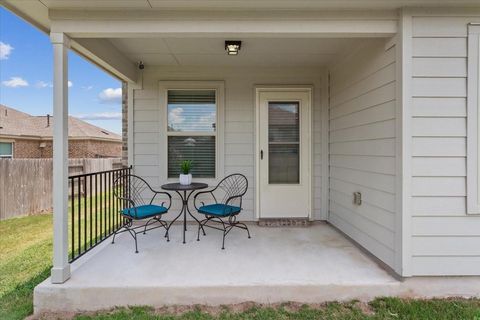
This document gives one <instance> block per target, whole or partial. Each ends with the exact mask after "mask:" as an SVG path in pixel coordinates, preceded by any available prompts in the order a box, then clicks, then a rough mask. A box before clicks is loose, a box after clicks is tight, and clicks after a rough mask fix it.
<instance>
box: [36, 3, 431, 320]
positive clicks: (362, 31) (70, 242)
mask: <svg viewBox="0 0 480 320" xmlns="http://www.w3.org/2000/svg"><path fill="white" fill-rule="evenodd" d="M91 10H93V11H92V12H89V11H88V10H86V11H82V10H79V11H77V10H65V9H62V8H60V9H56V8H52V9H51V10H50V11H49V19H51V28H50V31H51V40H52V43H53V48H54V75H55V77H54V116H55V117H56V119H63V120H64V121H55V123H54V124H55V128H54V170H55V174H54V175H55V179H54V260H53V269H52V277H51V278H50V279H47V280H46V281H45V282H44V283H42V284H41V285H39V286H38V287H37V288H36V289H35V311H36V312H41V311H61V310H98V309H104V308H110V307H114V306H122V305H153V306H159V305H168V304H195V303H204V304H214V305H219V304H230V303H238V302H243V301H252V300H253V301H256V302H265V303H268V302H283V301H298V302H321V301H329V300H348V299H361V300H369V299H371V298H373V297H375V296H388V295H402V294H404V295H409V294H411V291H410V289H409V288H408V286H405V285H403V284H402V283H401V282H399V281H398V280H396V279H395V278H394V277H392V276H391V275H390V274H394V273H397V274H398V275H401V276H405V275H406V276H408V269H406V268H404V263H405V261H404V260H403V256H404V254H405V251H404V250H403V245H404V243H403V238H402V230H403V229H402V223H403V220H402V216H401V213H402V194H401V182H402V181H401V179H399V175H401V170H402V167H401V165H400V164H401V160H402V158H401V156H402V154H401V152H399V150H398V147H397V146H398V145H401V136H400V135H399V134H400V133H401V132H399V130H400V129H398V128H400V127H398V125H400V126H401V118H399V117H398V114H401V100H398V98H399V96H400V95H401V90H400V89H399V87H397V86H396V84H397V82H398V81H399V80H401V72H397V71H398V70H399V69H398V68H400V67H401V59H400V58H399V57H400V56H401V54H402V51H401V50H402V41H403V40H402V39H403V38H402V36H403V35H402V34H400V33H399V30H400V29H399V21H398V13H397V11H396V10H386V11H382V12H372V13H371V14H370V13H367V12H362V13H361V14H360V15H358V13H354V12H335V13H328V14H327V13H326V12H323V11H320V10H318V11H314V12H308V11H301V12H295V13H292V12H287V11H278V12H277V11H275V12H267V11H265V12H262V13H256V14H254V15H253V16H252V15H251V14H250V12H247V11H232V12H231V11H218V12H215V13H210V12H208V11H202V12H191V11H185V12H182V11H172V12H165V11H154V12H150V13H149V14H148V15H146V16H143V13H142V14H141V12H140V11H139V12H137V14H136V15H135V14H132V16H129V14H130V13H131V12H127V11H125V12H123V11H115V10H113V11H108V10H99V11H96V10H94V8H91ZM92 13H93V14H92ZM229 40H236V41H237V40H241V41H242V47H241V49H240V52H239V54H238V55H235V56H231V55H227V54H226V52H225V48H224V44H225V41H229ZM70 49H74V50H76V51H77V52H79V53H81V54H82V55H83V56H85V57H87V58H88V59H90V60H92V61H93V62H95V63H96V64H98V65H99V66H101V67H102V68H104V69H105V70H107V71H109V72H110V73H112V74H114V75H115V76H117V77H119V78H120V79H122V80H123V81H125V86H124V107H125V108H124V110H125V112H124V124H125V125H124V136H125V138H126V140H127V148H126V149H127V150H128V151H127V157H126V158H127V162H128V165H129V166H131V173H133V174H135V175H138V176H140V177H142V178H143V179H145V180H146V181H147V182H148V183H149V184H150V185H151V186H152V187H153V188H154V189H155V190H160V189H161V186H162V185H163V184H165V183H167V182H173V181H176V180H177V177H178V174H177V173H175V171H174V170H170V169H171V167H175V164H174V165H171V163H174V162H171V159H170V155H171V154H172V149H174V148H176V145H175V143H172V144H170V140H169V139H170V138H172V139H171V140H172V141H174V140H175V138H177V137H184V138H185V139H178V140H177V142H178V141H180V140H181V141H180V142H178V143H177V145H180V144H181V143H184V142H185V141H187V140H189V141H192V138H196V137H204V136H208V138H209V139H206V140H209V141H210V142H211V141H213V142H211V143H210V144H208V145H207V147H205V149H208V151H209V152H210V153H209V154H208V155H207V156H208V161H209V162H211V163H209V166H208V171H209V172H210V173H211V175H209V176H201V175H200V174H197V175H195V174H194V181H196V182H205V183H208V184H209V185H210V186H214V185H216V183H217V182H218V181H219V180H221V179H222V178H223V177H225V176H227V175H230V174H233V173H240V174H242V175H244V176H245V177H246V178H247V179H248V185H249V188H248V191H247V192H246V193H245V195H244V199H243V203H242V212H241V214H240V215H239V217H238V219H239V220H241V221H242V222H243V221H245V222H247V223H249V226H250V228H251V233H252V239H247V237H246V234H244V233H243V232H242V231H241V230H234V231H232V232H231V233H230V234H229V236H228V238H227V240H226V250H221V249H220V248H221V246H220V240H221V233H218V232H216V230H207V232H208V234H207V236H205V237H202V239H201V241H200V242H197V241H196V227H195V226H194V225H191V226H190V229H189V231H188V233H187V239H188V240H187V243H186V244H182V243H181V237H180V233H181V232H180V227H178V226H175V227H174V228H173V229H172V230H171V238H172V240H171V241H170V242H168V243H167V242H166V241H165V239H164V238H163V233H161V232H158V231H159V230H153V231H151V232H148V233H147V234H146V235H140V236H139V251H140V253H139V254H135V253H134V250H133V243H132V239H131V238H130V236H129V235H128V234H122V235H121V236H119V237H118V241H117V242H116V244H114V245H112V244H110V238H108V235H110V234H111V232H112V231H114V230H115V228H117V227H119V225H118V224H113V225H109V229H108V232H104V234H101V236H100V240H105V241H103V242H101V243H100V244H97V241H96V239H97V238H96V236H98V235H97V234H94V235H93V236H92V233H91V229H92V227H91V224H90V226H89V225H88V223H83V222H82V223H76V224H75V226H76V227H72V231H71V233H70V234H69V232H70V231H69V227H70V226H71V225H72V222H71V221H70V222H69V220H75V219H77V218H78V217H77V216H80V215H83V214H84V213H85V216H87V212H88V213H89V214H90V217H91V210H92V209H91V208H90V211H88V208H86V206H84V207H81V205H80V206H79V210H76V211H74V212H72V211H70V210H69V208H68V207H69V203H68V202H69V199H71V197H72V195H71V194H76V193H75V192H76V191H75V190H77V188H76V187H75V188H73V189H72V190H73V192H72V193H71V194H69V193H70V190H69V185H68V179H67V171H66V170H65V164H66V161H67V153H66V150H67V149H68V148H67V141H66V133H67V132H68V123H67V122H66V121H65V119H66V117H67V115H68V61H67V60H68V55H67V52H68V50H70ZM201 90H204V91H205V90H206V91H209V92H210V93H212V94H210V95H208V96H209V99H210V100H209V103H210V104H212V105H213V108H214V110H215V112H214V115H213V116H212V117H210V118H209V117H207V120H208V121H211V122H209V123H208V129H205V127H201V128H200V129H201V130H203V131H202V132H199V130H198V128H197V127H196V129H191V128H190V129H191V130H187V131H190V132H186V133H185V132H179V131H182V128H180V130H175V128H174V127H173V126H171V123H170V117H171V114H170V113H171V112H170V105H169V103H170V96H169V94H170V93H171V92H173V91H196V92H197V93H198V91H201ZM178 96H180V95H178V94H177V97H178ZM197 96H198V94H197ZM202 97H205V96H204V95H202ZM174 98H175V97H174ZM173 100H175V99H172V101H173ZM272 102H273V103H278V104H279V105H280V106H278V108H277V110H276V114H273V115H272V117H277V120H278V119H279V122H280V124H279V126H278V127H277V128H273V131H275V130H278V131H280V130H281V128H282V126H283V128H285V127H287V130H286V131H284V133H285V132H286V133H285V135H284V136H286V137H287V138H288V139H291V138H292V137H293V138H292V139H293V140H288V139H287V140H288V141H287V142H285V141H283V142H285V143H284V145H281V142H282V141H273V142H272V146H273V145H275V146H279V145H280V147H285V145H287V146H288V148H285V149H286V150H287V153H289V154H288V157H283V158H282V154H283V155H285V153H282V152H279V154H277V155H273V154H272V155H271V157H272V158H273V156H277V158H276V161H275V164H272V163H273V162H272V163H268V162H267V161H268V160H267V159H269V157H270V154H269V149H268V148H270V142H271V141H270V140H269V139H268V138H266V137H267V136H268V134H269V132H270V129H271V128H270V127H269V126H268V123H269V121H268V120H267V119H269V118H268V117H269V116H270V115H271V114H269V111H268V110H267V108H270V106H271V103H272ZM292 106H293V109H294V110H296V111H294V112H291V110H292ZM173 107H175V106H173ZM210 107H211V106H210ZM285 111H286V112H285ZM193 113H195V112H193ZM286 113H289V114H288V116H286V115H285V114H286ZM292 114H293V116H292ZM202 115H205V114H202ZM176 116H177V120H178V118H181V115H180V116H179V115H178V114H176ZM295 117H297V118H295ZM286 118H288V119H287V120H285V119H286ZM199 119H200V118H199ZM199 119H196V120H199ZM212 119H213V120H212ZM284 120H285V121H284ZM282 121H283V122H282ZM186 122H187V123H188V122H189V121H186ZM191 122H192V123H193V122H194V121H191ZM190 126H191V124H190ZM179 127H181V125H179ZM172 128H173V129H172ZM279 128H280V129H279ZM292 128H293V129H292ZM396 128H397V129H396ZM171 129H172V130H171ZM292 130H296V131H295V132H293V131H292ZM292 132H293V133H292ZM277 134H278V132H277ZM278 135H279V136H282V132H280V134H278ZM193 140H194V139H193ZM198 140H200V139H198ZM174 142H175V141H174ZM275 143H277V144H275ZM296 145H298V149H295V147H292V146H296ZM180 149H181V148H180V147H179V148H177V150H176V151H178V150H180ZM273 149H274V147H272V150H273ZM280 149H282V148H280ZM292 150H293V151H292ZM280 151H282V150H280ZM264 154H265V158H264ZM292 154H293V156H292ZM286 162H288V163H289V164H288V166H283V165H284V164H285V163H286ZM197 163H198V161H197ZM270 165H272V166H270ZM272 167H273V169H272ZM287 167H288V168H287ZM283 169H286V170H287V169H288V170H292V172H293V171H295V172H294V173H293V174H283ZM129 170H130V169H129ZM172 172H173V173H172ZM279 173H280V174H279ZM116 174H117V173H113V177H112V175H108V176H107V178H106V179H107V180H103V181H109V183H110V184H109V185H106V188H107V193H108V189H109V188H110V187H111V184H112V181H113V179H114V178H115V176H116ZM176 174H177V176H176ZM274 174H277V175H276V178H275V179H279V180H278V181H279V182H278V181H277V182H278V183H276V184H278V185H282V187H283V189H281V190H280V189H276V190H275V189H273V187H272V185H274V184H275V183H270V182H271V180H269V178H268V177H271V176H273V175H274ZM101 175H102V176H103V175H104V173H101ZM77 179H78V184H79V185H80V184H81V185H83V184H85V186H87V184H88V183H90V184H91V183H92V182H91V179H90V180H87V179H84V178H82V177H78V178H77ZM100 183H102V182H100ZM96 185H97V181H96V180H95V181H94V186H96ZM297 186H298V188H297V189H295V188H296V187H297ZM81 188H82V187H81V186H80V187H79V188H78V194H80V193H81V192H80V189H81ZM269 188H271V189H269ZM85 189H88V188H85ZM91 189H92V188H90V190H91ZM277 191H278V192H277ZM354 194H355V195H356V196H359V197H357V199H356V200H355V202H354V201H353V200H354V198H353V196H354ZM101 198H102V197H101ZM85 203H87V200H86V199H85ZM117 205H118V204H117ZM95 206H96V204H95ZM180 206H181V202H180V201H179V198H178V197H177V198H175V197H174V199H173V204H172V207H171V208H170V212H169V213H168V215H167V216H166V220H172V218H173V217H174V216H176V215H177V214H178V210H179V209H180ZM117 209H118V208H117ZM84 210H85V211H84ZM105 211H106V210H105ZM97 214H99V215H100V216H102V217H103V216H105V217H106V216H107V215H108V217H112V216H113V220H110V218H109V220H107V221H108V223H110V221H113V222H114V223H115V222H118V221H121V219H119V210H108V212H105V213H104V212H103V211H102V207H101V208H100V211H99V212H96V213H94V216H95V217H96V216H97ZM76 215H77V216H76ZM268 219H273V220H275V219H277V220H279V221H289V220H295V219H296V220H300V221H301V222H305V224H308V225H309V226H308V227H305V228H293V227H290V228H289V227H282V228H262V227H259V226H258V222H259V221H260V222H261V221H265V220H268ZM86 220H87V219H86ZM105 220H106V218H105V219H103V220H102V218H100V221H101V223H102V221H105ZM90 221H91V218H90ZM77 228H78V231H77ZM89 228H90V229H89ZM191 229H193V231H192V230H191ZM96 231H97V230H96V229H95V231H94V232H96ZM72 234H73V235H74V236H73V237H72ZM75 234H76V236H75ZM94 240H95V245H94V246H92V245H91V244H92V243H93V241H94ZM77 241H78V245H77ZM72 246H73V250H72V251H73V255H74V257H73V258H72V256H70V255H69V252H70V249H72ZM75 246H77V247H76V249H75ZM360 248H362V249H360ZM362 250H365V251H362ZM367 252H368V253H367ZM70 253H71V252H70ZM77 253H80V254H77ZM77 258H78V259H77ZM386 270H388V271H386ZM419 289H421V288H419ZM417 293H418V294H419V295H422V293H426V294H428V291H422V290H420V291H418V292H417Z"/></svg>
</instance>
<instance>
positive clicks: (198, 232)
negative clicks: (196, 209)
mask: <svg viewBox="0 0 480 320" xmlns="http://www.w3.org/2000/svg"><path fill="white" fill-rule="evenodd" d="M207 222H208V218H207V219H203V220H202V221H199V222H198V230H197V241H200V229H202V231H203V235H204V236H206V235H207V234H206V233H205V229H204V228H203V226H204V225H205V224H206V223H207Z"/></svg>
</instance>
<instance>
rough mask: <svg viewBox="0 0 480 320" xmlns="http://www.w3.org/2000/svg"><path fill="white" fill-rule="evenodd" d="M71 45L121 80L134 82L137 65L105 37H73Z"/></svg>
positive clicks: (136, 75)
mask: <svg viewBox="0 0 480 320" xmlns="http://www.w3.org/2000/svg"><path fill="white" fill-rule="evenodd" d="M71 47H72V49H74V50H75V51H76V52H78V53H79V54H81V55H82V56H84V57H85V58H87V59H88V60H90V61H92V62H94V63H95V64H96V65H98V66H99V67H101V68H103V69H105V70H106V71H108V72H109V73H111V74H113V75H114V76H116V77H117V78H119V79H121V80H123V81H130V82H136V81H137V80H138V79H137V77H138V74H137V67H136V66H135V64H134V63H133V62H132V61H130V60H129V59H128V58H126V57H125V56H124V55H123V53H121V52H120V51H119V50H118V49H117V48H116V47H115V46H114V45H113V44H111V43H110V42H109V41H108V40H106V39H75V40H73V39H72V40H71Z"/></svg>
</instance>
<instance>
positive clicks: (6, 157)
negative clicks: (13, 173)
mask: <svg viewBox="0 0 480 320" xmlns="http://www.w3.org/2000/svg"><path fill="white" fill-rule="evenodd" d="M0 143H9V144H11V145H12V154H10V155H8V156H5V155H0V159H13V154H14V153H15V151H14V150H15V145H14V142H13V141H5V140H0Z"/></svg>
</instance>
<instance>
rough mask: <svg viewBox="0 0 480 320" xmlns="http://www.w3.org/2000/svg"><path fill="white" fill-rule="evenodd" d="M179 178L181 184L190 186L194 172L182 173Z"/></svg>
mask: <svg viewBox="0 0 480 320" xmlns="http://www.w3.org/2000/svg"><path fill="white" fill-rule="evenodd" d="M179 180H180V184H181V185H184V186H188V185H189V184H191V183H192V174H191V173H189V174H180V177H179Z"/></svg>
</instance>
